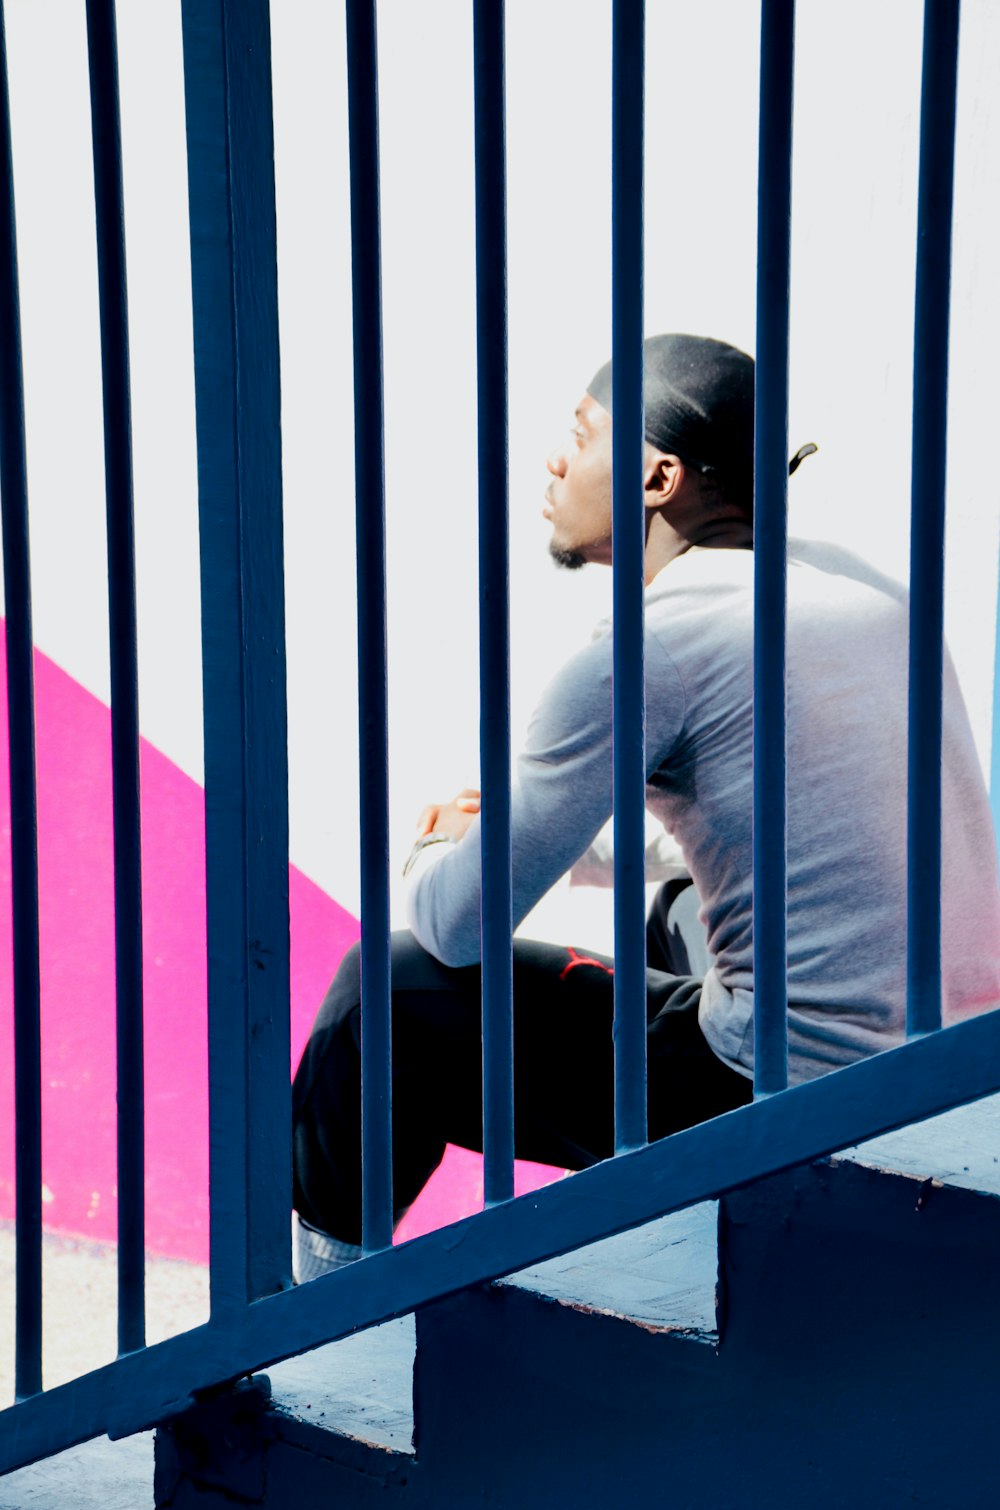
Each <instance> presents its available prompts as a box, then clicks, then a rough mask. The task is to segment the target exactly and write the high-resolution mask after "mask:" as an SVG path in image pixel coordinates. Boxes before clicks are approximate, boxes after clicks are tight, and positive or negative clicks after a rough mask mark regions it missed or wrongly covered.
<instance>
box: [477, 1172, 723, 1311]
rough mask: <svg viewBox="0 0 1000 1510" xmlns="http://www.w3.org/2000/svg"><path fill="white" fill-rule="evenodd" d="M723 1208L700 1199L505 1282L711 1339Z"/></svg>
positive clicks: (579, 1304) (598, 1309)
mask: <svg viewBox="0 0 1000 1510" xmlns="http://www.w3.org/2000/svg"><path fill="white" fill-rule="evenodd" d="M718 1215H719V1206H718V1202H717V1201H703V1202H701V1203H700V1204H699V1205H697V1206H690V1207H688V1209H687V1210H685V1211H675V1212H672V1213H671V1214H670V1215H669V1216H664V1217H660V1218H659V1219H658V1220H656V1221H653V1222H649V1223H647V1224H646V1226H644V1227H637V1228H635V1229H634V1230H633V1231H631V1232H621V1233H619V1234H618V1235H617V1236H616V1237H608V1238H604V1239H602V1241H601V1242H597V1243H589V1244H588V1245H587V1246H586V1247H585V1248H579V1249H577V1250H576V1252H574V1253H566V1254H563V1256H562V1257H561V1258H551V1259H548V1260H547V1261H546V1262H545V1263H541V1264H535V1265H533V1266H532V1267H531V1268H529V1269H522V1270H521V1271H520V1272H519V1273H517V1274H512V1275H510V1277H509V1278H508V1279H506V1280H503V1281H502V1283H504V1284H511V1285H516V1286H517V1287H518V1288H520V1289H524V1290H533V1291H535V1292H537V1293H538V1294H541V1295H546V1296H548V1297H550V1298H551V1299H553V1300H560V1301H564V1302H566V1303H567V1304H569V1305H578V1306H581V1307H584V1308H586V1309H588V1310H594V1311H606V1312H611V1313H612V1314H613V1315H616V1316H621V1317H623V1318H625V1319H627V1320H629V1321H634V1322H636V1323H637V1324H638V1325H640V1326H646V1327H652V1328H655V1329H657V1330H661V1331H672V1332H683V1333H686V1334H694V1335H697V1336H702V1337H705V1338H706V1339H711V1340H713V1341H714V1339H715V1336H716V1315H715V1291H716V1281H717V1277H718Z"/></svg>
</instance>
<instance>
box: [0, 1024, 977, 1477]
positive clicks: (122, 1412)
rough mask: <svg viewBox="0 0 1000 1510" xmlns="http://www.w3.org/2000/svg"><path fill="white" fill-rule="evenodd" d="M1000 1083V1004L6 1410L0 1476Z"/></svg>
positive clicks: (129, 1429)
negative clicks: (999, 1009)
mask: <svg viewBox="0 0 1000 1510" xmlns="http://www.w3.org/2000/svg"><path fill="white" fill-rule="evenodd" d="M997 1091H1000V1012H988V1013H986V1014H984V1015H983V1016H981V1017H976V1018H973V1019H970V1020H969V1021H967V1022H963V1023H957V1024H955V1025H954V1026H952V1027H949V1028H944V1029H942V1030H941V1031H939V1032H938V1033H935V1034H933V1035H929V1036H927V1037H922V1038H917V1039H913V1040H911V1041H910V1042H908V1043H904V1044H901V1045H900V1046H899V1047H898V1048H895V1049H889V1050H887V1051H885V1052H884V1053H882V1054H878V1055H875V1056H873V1057H872V1058H870V1059H865V1060H862V1061H861V1062H859V1063H858V1064H854V1065H850V1066H848V1067H847V1068H845V1069H842V1070H838V1071H836V1072H834V1073H832V1074H830V1075H826V1076H824V1077H822V1078H821V1079H819V1080H814V1081H810V1082H809V1083H807V1084H805V1085H800V1086H796V1087H794V1088H793V1089H791V1090H788V1091H785V1092H782V1093H780V1094H779V1095H776V1096H773V1097H768V1098H765V1099H763V1100H759V1101H757V1102H754V1103H753V1104H751V1105H749V1106H744V1107H740V1108H738V1109H737V1110H736V1111H732V1112H728V1113H727V1114H726V1115H725V1116H721V1117H716V1118H715V1119H714V1120H713V1121H711V1122H704V1123H701V1124H700V1125H698V1126H696V1127H692V1128H689V1129H688V1130H687V1131H685V1132H680V1133H675V1134H674V1135H673V1136H672V1137H670V1138H667V1139H664V1140H662V1141H661V1142H659V1143H652V1144H649V1145H647V1146H646V1147H645V1148H641V1149H636V1150H635V1151H633V1152H631V1153H627V1154H623V1155H621V1156H619V1157H618V1158H615V1159H609V1160H607V1161H606V1162H604V1163H602V1164H598V1165H596V1166H595V1167H594V1168H592V1169H588V1170H584V1171H583V1172H581V1173H579V1174H575V1175H573V1176H572V1177H571V1178H570V1179H567V1180H561V1181H558V1182H557V1183H555V1184H553V1185H549V1186H547V1187H545V1188H544V1189H542V1190H538V1191H535V1192H533V1193H532V1194H531V1195H528V1196H523V1197H521V1198H520V1199H518V1200H516V1201H512V1202H509V1203H506V1204H504V1205H498V1206H493V1207H491V1208H489V1209H487V1210H485V1211H482V1212H479V1213H478V1214H477V1215H475V1216H471V1217H467V1218H466V1219H465V1220H464V1221H461V1222H456V1223H455V1224H454V1225H453V1226H450V1227H444V1228H441V1229H439V1230H438V1231H437V1232H431V1233H428V1234H427V1235H426V1236H424V1237H420V1238H416V1239H414V1240H413V1241H412V1242H410V1243H406V1244H404V1245H403V1246H401V1247H399V1248H394V1249H386V1250H383V1251H382V1252H380V1253H377V1254H373V1255H372V1256H371V1257H369V1258H367V1259H365V1260H363V1261H362V1262H360V1263H357V1264H353V1265H350V1266H349V1267H347V1268H346V1269H342V1270H339V1271H337V1272H336V1273H333V1274H328V1275H325V1276H323V1277H322V1278H320V1279H317V1280H314V1281H313V1282H312V1283H311V1284H309V1285H305V1286H302V1287H301V1288H300V1289H298V1290H290V1291H289V1290H286V1291H283V1292H281V1293H279V1294H276V1295H269V1296H266V1297H265V1298H263V1299H261V1300H258V1301H255V1302H254V1303H253V1304H252V1305H250V1306H248V1307H247V1308H246V1309H245V1310H244V1311H243V1312H242V1313H240V1314H239V1315H233V1314H230V1316H228V1317H226V1319H225V1320H224V1321H221V1322H218V1323H212V1322H209V1323H208V1324H206V1325H205V1326H202V1327H198V1328H195V1329H194V1330H192V1331H189V1332H185V1333H183V1334H182V1335H181V1336H178V1337H173V1338H170V1339H169V1340H168V1341H166V1342H161V1343H157V1344H155V1345H154V1346H152V1347H149V1348H147V1349H145V1351H143V1352H138V1353H132V1354H129V1355H127V1356H125V1357H122V1358H119V1359H117V1360H116V1361H115V1362H114V1363H110V1364H108V1365H106V1366H105V1367H103V1368H99V1369H95V1370H93V1371H92V1372H91V1373H89V1374H85V1375H83V1376H82V1377H81V1378H79V1379H75V1380H73V1381H72V1382H71V1383H69V1384H64V1385H60V1386H58V1387H57V1388H55V1389H52V1390H48V1391H46V1393H44V1394H41V1395H37V1396H34V1397H33V1398H32V1399H30V1400H27V1401H23V1402H21V1403H20V1404H18V1405H15V1406H12V1407H11V1408H9V1409H8V1410H6V1411H4V1412H2V1413H0V1473H6V1472H8V1471H10V1470H11V1469H13V1468H18V1467H21V1466H23V1465H25V1464H27V1463H31V1462H34V1461H36V1460H37V1459H39V1458H42V1457H47V1456H49V1455H51V1454H52V1453H54V1452H60V1451H62V1450H63V1449H64V1448H66V1447H71V1446H73V1445H74V1444H76V1443H78V1442H83V1441H86V1440H87V1439H88V1438H89V1437H94V1436H99V1435H101V1434H103V1433H105V1432H106V1433H107V1435H108V1436H110V1437H113V1438H117V1437H123V1436H129V1435H131V1434H132V1433H133V1432H136V1431H141V1430H144V1429H146V1428H148V1427H151V1426H154V1425H157V1424H159V1423H161V1422H163V1421H164V1420H167V1419H169V1418H170V1417H171V1416H173V1415H175V1414H177V1413H178V1412H179V1411H182V1410H184V1409H185V1408H186V1407H187V1406H188V1405H190V1404H191V1402H192V1398H193V1396H194V1394H195V1393H196V1392H199V1391H202V1390H205V1389H208V1388H212V1387H215V1386H218V1385H221V1384H225V1383H226V1382H227V1381H228V1380H232V1379H236V1378H238V1377H240V1376H241V1375H243V1374H247V1373H251V1372H253V1371H255V1370H257V1369H261V1368H265V1367H267V1366H268V1365H269V1364H272V1363H276V1362H278V1361H280V1360H281V1359H284V1358H289V1357H293V1356H295V1355H297V1354H299V1353H303V1352H309V1351H310V1350H311V1349H313V1348H316V1347H321V1346H323V1345H324V1344H325V1343H328V1342H333V1341H336V1340H337V1339H338V1338H341V1337H346V1336H349V1335H351V1334H352V1333H355V1332H359V1331H363V1330H365V1329H366V1328H368V1327H371V1326H376V1325H378V1324H379V1323H380V1322H383V1321H387V1320H390V1319H391V1318H392V1317H394V1316H400V1315H405V1314H406V1313H407V1312H409V1311H412V1310H415V1309H416V1308H418V1307H420V1306H423V1305H427V1304H428V1303H429V1302H431V1301H435V1300H440V1299H442V1298H444V1297H445V1296H448V1295H451V1294H454V1293H455V1292H456V1291H459V1290H463V1289H467V1288H469V1287H470V1286H472V1285H477V1284H483V1283H486V1282H488V1281H490V1280H493V1279H497V1278H499V1277H501V1276H502V1275H505V1274H509V1273H511V1272H513V1271H516V1270H518V1269H522V1268H526V1267H528V1266H529V1265H531V1264H534V1263H539V1262H542V1261H543V1260H545V1259H547V1258H553V1257H556V1256H557V1255H558V1254H560V1253H566V1252H569V1251H571V1250H573V1249H575V1248H579V1247H582V1246H584V1245H585V1244H587V1243H592V1242H597V1241H599V1240H600V1239H601V1238H604V1237H611V1236H613V1235H614V1234H615V1233H617V1232H624V1231H627V1230H628V1229H629V1228H632V1227H638V1226H641V1225H642V1224H644V1223H645V1222H649V1221H652V1220H654V1219H656V1218H657V1217H660V1216H665V1215H667V1214H668V1213H669V1212H672V1211H679V1210H682V1209H683V1208H684V1207H686V1206H693V1205H696V1204H698V1203H699V1202H700V1201H704V1200H710V1199H714V1198H716V1197H718V1196H721V1195H724V1194H726V1193H727V1192H728V1191H731V1190H735V1189H738V1188H739V1187H740V1186H744V1185H748V1184H751V1183H753V1182H754V1181H756V1180H759V1179H763V1178H766V1177H767V1176H769V1175H773V1174H779V1173H781V1171H783V1170H785V1169H790V1168H793V1167H795V1166H796V1165H799V1164H805V1163H809V1162H811V1161H812V1160H815V1159H819V1158H824V1157H826V1156H827V1155H829V1154H831V1153H835V1152H837V1150H838V1149H841V1148H848V1147H851V1146H853V1145H854V1144H855V1143H859V1142H865V1141H867V1140H868V1139H869V1138H874V1137H878V1136H879V1135H880V1134H882V1133H886V1132H891V1131H893V1130H894V1129H895V1128H898V1127H903V1126H906V1125H908V1124H909V1123H912V1122H920V1121H923V1120H924V1119H925V1118H927V1117H932V1116H935V1115H937V1114H938V1113H939V1112H944V1111H948V1110H950V1109H951V1108H952V1107H955V1106H960V1105H963V1104H965V1103H967V1102H969V1101H977V1100H979V1099H981V1098H982V1097H983V1096H988V1095H992V1094H994V1093H996V1092H997Z"/></svg>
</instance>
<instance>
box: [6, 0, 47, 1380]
mask: <svg viewBox="0 0 1000 1510" xmlns="http://www.w3.org/2000/svg"><path fill="white" fill-rule="evenodd" d="M0 91H2V99H0V170H2V172H3V177H4V182H3V191H2V193H0V217H2V221H0V500H2V512H3V570H4V594H5V598H6V626H5V628H6V641H7V731H8V738H9V741H10V849H11V882H12V888H11V889H12V896H13V939H14V1067H15V1074H14V1082H15V1089H14V1108H15V1110H14V1117H15V1127H16V1156H15V1159H16V1163H15V1176H14V1180H15V1194H16V1200H17V1215H16V1229H15V1232H16V1244H17V1248H16V1257H15V1275H16V1286H17V1300H16V1323H15V1342H14V1389H15V1393H16V1395H17V1397H18V1399H25V1398H26V1397H27V1396H28V1395H34V1394H37V1393H38V1391H39V1390H40V1389H41V1387H42V1077H41V1019H40V977H39V960H38V824H37V797H36V787H35V694H34V666H33V654H34V652H33V648H32V633H31V563H30V555H29V536H28V478H27V466H26V460H25V443H24V373H23V368H22V362H21V310H20V299H19V294H18V276H17V224H16V219H15V212H14V168H13V154H12V149H11V134H10V96H9V92H8V88H7V41H6V30H5V25H4V14H3V4H2V0H0Z"/></svg>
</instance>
